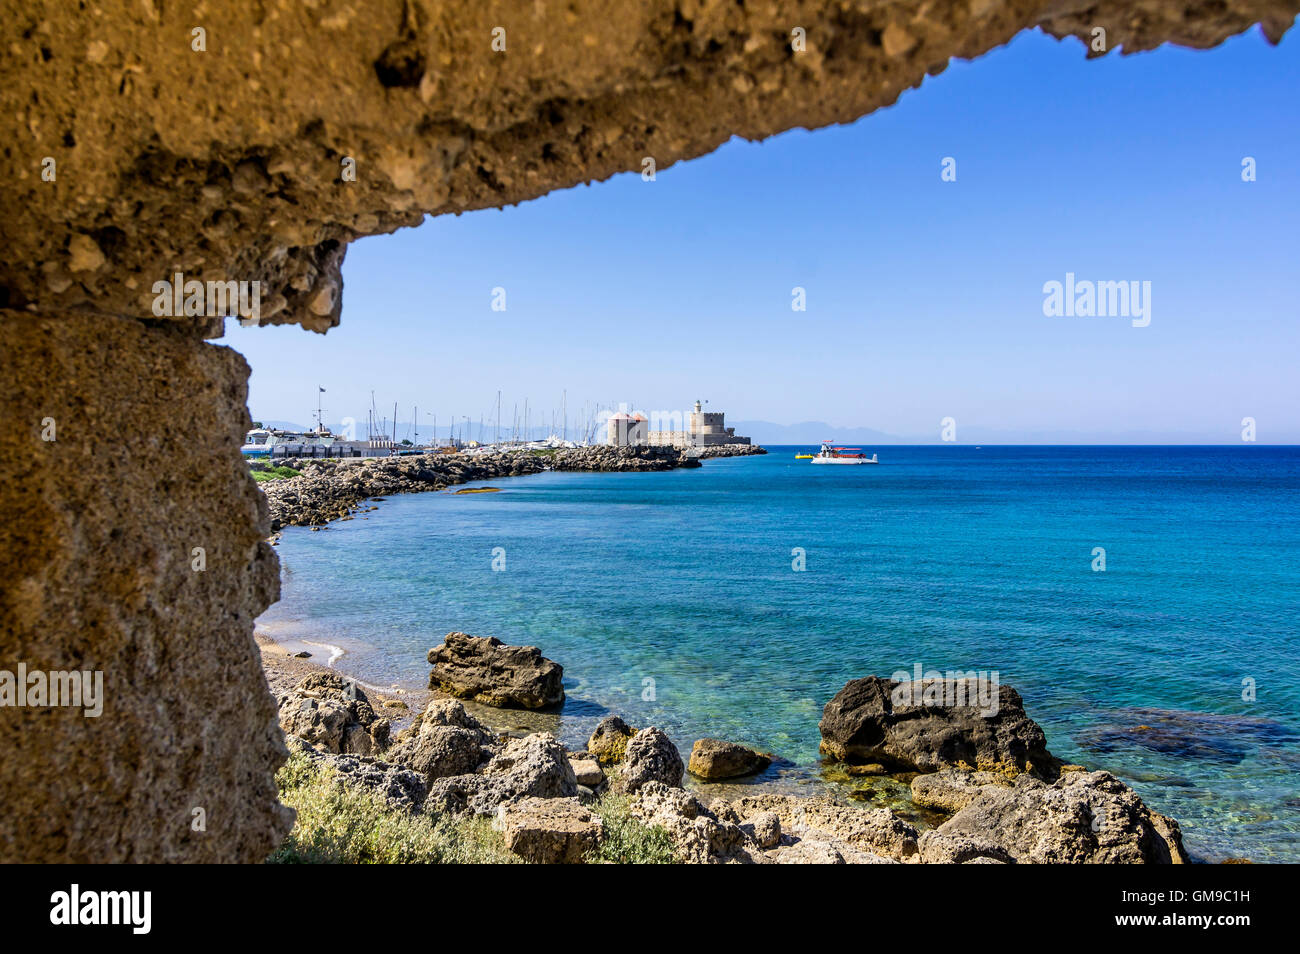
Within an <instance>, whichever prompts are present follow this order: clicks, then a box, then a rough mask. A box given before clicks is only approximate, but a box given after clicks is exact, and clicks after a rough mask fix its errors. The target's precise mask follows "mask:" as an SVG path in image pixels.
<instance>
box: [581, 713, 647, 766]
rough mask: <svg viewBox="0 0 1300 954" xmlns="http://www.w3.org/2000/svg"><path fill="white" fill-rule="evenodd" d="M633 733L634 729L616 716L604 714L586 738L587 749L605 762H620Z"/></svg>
mask: <svg viewBox="0 0 1300 954" xmlns="http://www.w3.org/2000/svg"><path fill="white" fill-rule="evenodd" d="M635 734H636V729H634V728H632V727H631V726H630V725H628V724H627V723H626V722H624V721H623V720H622V719H620V718H619V717H618V716H616V715H612V716H606V717H605V718H604V719H601V720H600V724H599V725H597V726H596V729H595V731H593V732H592V733H591V738H590V739H588V740H587V751H588V752H590V753H591V754H592V755H594V756H595V757H596V758H597V759H598V760H599V761H601V762H604V763H606V764H610V763H613V762H621V761H623V756H624V755H625V754H626V753H627V743H628V740H629V739H631V738H632V736H634V735H635Z"/></svg>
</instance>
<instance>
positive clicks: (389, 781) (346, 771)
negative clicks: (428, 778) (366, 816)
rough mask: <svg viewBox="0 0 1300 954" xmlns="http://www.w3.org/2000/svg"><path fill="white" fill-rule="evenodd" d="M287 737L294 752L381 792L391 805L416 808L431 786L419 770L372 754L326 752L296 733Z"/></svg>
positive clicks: (405, 809)
mask: <svg viewBox="0 0 1300 954" xmlns="http://www.w3.org/2000/svg"><path fill="white" fill-rule="evenodd" d="M285 741H286V744H287V745H288V747H289V751H290V752H291V753H293V752H300V753H302V754H304V755H306V756H307V758H308V759H310V760H311V761H312V762H314V763H316V764H318V765H322V766H324V767H327V768H329V769H331V770H333V771H335V772H337V773H338V774H339V775H340V776H341V777H342V778H343V779H344V781H346V782H348V783H351V784H353V785H356V786H359V787H361V788H364V789H366V790H367V791H370V792H373V793H374V794H376V795H378V796H379V797H380V798H382V799H383V800H384V801H385V802H386V803H387V804H388V805H389V806H390V807H392V808H396V809H401V810H403V811H408V812H417V811H419V810H420V807H421V806H422V805H423V804H424V798H425V795H427V794H428V787H427V786H426V785H425V781H424V777H423V776H421V775H420V774H419V773H417V772H413V771H411V770H410V769H407V768H403V767H402V766H400V765H394V764H393V763H391V762H387V761H384V760H381V759H375V758H371V757H369V756H364V755H337V754H334V753H330V752H324V751H322V750H320V749H317V748H315V747H313V746H312V745H310V744H308V743H306V742H304V741H303V740H302V739H299V738H295V737H294V736H289V737H288V738H287V739H286V740H285Z"/></svg>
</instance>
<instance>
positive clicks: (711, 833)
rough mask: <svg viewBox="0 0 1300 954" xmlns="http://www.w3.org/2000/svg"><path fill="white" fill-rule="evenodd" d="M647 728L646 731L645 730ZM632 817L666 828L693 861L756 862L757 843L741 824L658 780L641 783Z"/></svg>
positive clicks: (681, 851) (631, 808) (631, 807)
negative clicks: (753, 853) (752, 852)
mask: <svg viewBox="0 0 1300 954" xmlns="http://www.w3.org/2000/svg"><path fill="white" fill-rule="evenodd" d="M642 731H646V730H644V729H643V730H642ZM629 811H630V812H631V814H632V817H634V818H636V819H638V820H639V821H641V822H642V823H643V824H646V825H649V826H652V827H657V828H662V829H663V830H664V831H665V832H667V834H668V837H669V838H670V839H671V840H672V842H673V847H674V850H675V851H676V853H677V855H678V856H679V857H680V858H681V859H682V860H683V861H686V862H689V863H692V864H723V863H727V862H740V863H747V862H752V861H753V860H754V859H753V857H752V855H751V853H750V849H752V848H756V847H757V845H756V844H755V843H754V842H753V841H752V840H751V838H750V836H749V835H748V834H747V833H746V832H745V831H744V830H742V828H741V826H740V825H738V824H736V823H735V822H734V821H732V820H729V819H724V818H720V817H719V816H718V815H716V814H715V813H714V812H713V811H711V810H710V809H709V807H708V806H706V805H705V804H704V803H703V802H702V801H700V799H698V798H696V797H695V796H694V795H692V794H691V793H689V792H687V791H685V790H683V789H681V788H679V787H675V786H672V785H667V784H665V783H664V782H661V781H658V780H650V781H647V782H646V783H644V784H643V785H641V786H640V787H639V788H638V789H637V792H636V794H635V795H634V796H633V798H632V800H631V803H630V805H629Z"/></svg>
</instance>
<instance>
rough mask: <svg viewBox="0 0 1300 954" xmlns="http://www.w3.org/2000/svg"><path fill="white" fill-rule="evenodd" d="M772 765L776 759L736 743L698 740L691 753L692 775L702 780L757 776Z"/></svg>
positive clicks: (718, 740)
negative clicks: (773, 759) (755, 774)
mask: <svg viewBox="0 0 1300 954" xmlns="http://www.w3.org/2000/svg"><path fill="white" fill-rule="evenodd" d="M771 764H772V757H771V756H770V755H766V754H765V753H763V752H757V751H755V750H754V749H751V748H749V747H748V746H745V745H740V744H739V743H736V742H724V741H723V740H721V739H697V740H696V742H695V745H694V747H693V748H692V749H691V761H690V767H689V768H690V773H691V774H692V775H694V776H696V777H697V778H702V779H709V780H711V779H721V778H738V777H740V776H742V775H753V774H754V773H756V772H761V771H763V769H765V768H767V767H768V766H769V765H771Z"/></svg>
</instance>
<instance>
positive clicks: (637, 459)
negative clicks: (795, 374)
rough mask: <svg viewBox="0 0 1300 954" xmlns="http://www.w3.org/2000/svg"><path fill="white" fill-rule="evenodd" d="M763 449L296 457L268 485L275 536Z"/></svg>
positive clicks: (594, 448) (264, 486)
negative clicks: (440, 495)
mask: <svg viewBox="0 0 1300 954" xmlns="http://www.w3.org/2000/svg"><path fill="white" fill-rule="evenodd" d="M766 453H767V451H766V450H764V449H763V448H762V447H758V446H756V445H748V444H727V445H722V446H718V447H709V448H699V449H697V450H694V451H692V452H689V453H687V452H682V451H679V450H677V449H675V448H671V447H610V446H606V445H595V446H591V447H573V448H555V449H553V450H545V451H513V452H508V453H489V454H466V453H462V454H419V455H413V456H409V457H379V458H368V459H362V460H356V459H348V458H321V459H312V458H301V459H300V458H290V459H287V460H284V461H279V462H278V463H281V464H284V465H287V466H289V467H292V468H294V469H295V470H298V471H301V474H300V475H299V476H297V477H290V478H287V479H284V480H273V481H266V482H265V483H262V484H261V485H260V486H261V488H262V490H263V492H264V493H265V494H266V500H267V503H268V505H269V507H270V516H271V530H272V531H273V532H274V531H279V530H282V529H283V528H284V527H291V526H317V527H319V526H324V525H325V524H327V523H329V522H330V521H331V520H347V519H349V518H351V517H352V516H353V514H355V513H357V512H358V506H359V505H360V504H361V503H362V502H363V501H365V500H367V499H369V498H373V497H386V496H389V495H392V494H406V493H420V492H425V491H435V490H445V489H446V488H447V487H450V486H453V485H455V484H465V483H469V482H471V481H475V480H495V479H498V478H501V477H521V476H524V475H525V474H540V473H542V472H544V471H592V472H594V471H599V472H612V473H628V472H638V471H662V470H675V469H677V468H682V467H699V466H700V461H701V460H707V459H712V458H718V457H740V456H749V455H753V454H766Z"/></svg>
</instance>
